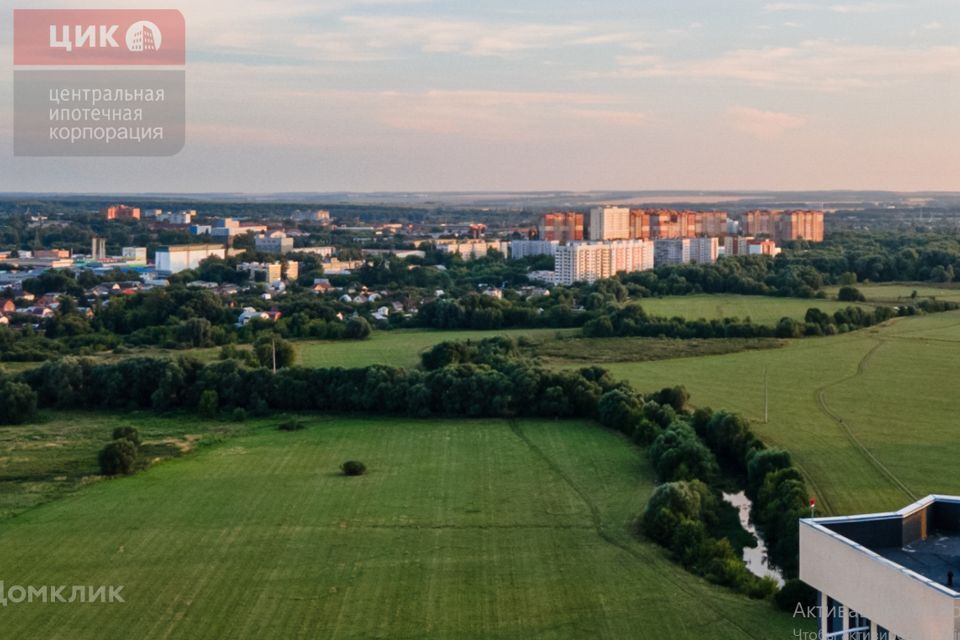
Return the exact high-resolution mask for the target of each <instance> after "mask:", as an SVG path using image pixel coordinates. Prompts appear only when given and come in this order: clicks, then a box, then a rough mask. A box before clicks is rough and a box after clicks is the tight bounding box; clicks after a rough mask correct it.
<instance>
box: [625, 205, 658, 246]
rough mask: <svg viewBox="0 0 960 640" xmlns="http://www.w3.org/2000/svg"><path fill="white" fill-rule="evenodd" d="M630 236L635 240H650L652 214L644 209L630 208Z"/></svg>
mask: <svg viewBox="0 0 960 640" xmlns="http://www.w3.org/2000/svg"><path fill="white" fill-rule="evenodd" d="M630 237H631V238H633V239H635V240H650V239H651V238H653V234H652V232H651V229H650V214H649V213H647V212H646V211H644V210H643V209H630Z"/></svg>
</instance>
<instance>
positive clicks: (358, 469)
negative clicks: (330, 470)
mask: <svg viewBox="0 0 960 640" xmlns="http://www.w3.org/2000/svg"><path fill="white" fill-rule="evenodd" d="M340 470H341V471H343V475H345V476H362V475H363V474H365V473H366V472H367V466H366V465H365V464H363V463H362V462H357V461H356V460H348V461H346V462H344V463H343V464H342V465H340Z"/></svg>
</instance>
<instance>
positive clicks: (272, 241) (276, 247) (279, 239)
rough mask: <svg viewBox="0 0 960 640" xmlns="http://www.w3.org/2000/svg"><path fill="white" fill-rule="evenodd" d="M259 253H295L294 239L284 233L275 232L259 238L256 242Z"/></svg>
mask: <svg viewBox="0 0 960 640" xmlns="http://www.w3.org/2000/svg"><path fill="white" fill-rule="evenodd" d="M254 244H255V246H256V249H257V251H260V252H261V253H273V254H276V255H285V254H287V253H290V252H291V251H293V238H291V237H289V236H287V234H285V233H283V232H282V231H274V232H272V233H265V234H263V235H260V236H257V238H256V240H255V241H254Z"/></svg>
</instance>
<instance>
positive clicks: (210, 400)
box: [197, 389, 220, 418]
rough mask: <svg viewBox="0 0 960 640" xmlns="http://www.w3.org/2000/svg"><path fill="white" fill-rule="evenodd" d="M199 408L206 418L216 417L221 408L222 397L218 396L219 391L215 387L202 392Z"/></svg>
mask: <svg viewBox="0 0 960 640" xmlns="http://www.w3.org/2000/svg"><path fill="white" fill-rule="evenodd" d="M197 409H198V410H199V411H200V415H202V416H203V417H204V418H215V417H216V416H217V412H218V411H219V410H220V399H219V398H218V397H217V392H216V391H214V390H213V389H207V390H206V391H204V392H203V393H201V394H200V402H199V403H198V404H197Z"/></svg>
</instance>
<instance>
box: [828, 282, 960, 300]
mask: <svg viewBox="0 0 960 640" xmlns="http://www.w3.org/2000/svg"><path fill="white" fill-rule="evenodd" d="M854 286H856V288H857V289H859V290H860V292H861V293H862V294H863V296H864V297H865V298H866V299H867V302H874V303H887V304H896V303H898V302H907V301H909V300H911V298H913V294H914V292H916V294H917V295H916V297H917V299H921V300H922V299H924V298H933V299H936V300H948V301H951V302H960V287H957V286H954V285H945V286H942V287H933V286H930V285H929V284H926V283H915V284H914V283H909V282H907V283H899V282H898V283H881V284H857V285H854ZM839 290H840V287H826V288H825V289H824V291H826V293H827V295H828V296H830V297H831V298H836V297H837V292H838V291H839Z"/></svg>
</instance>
